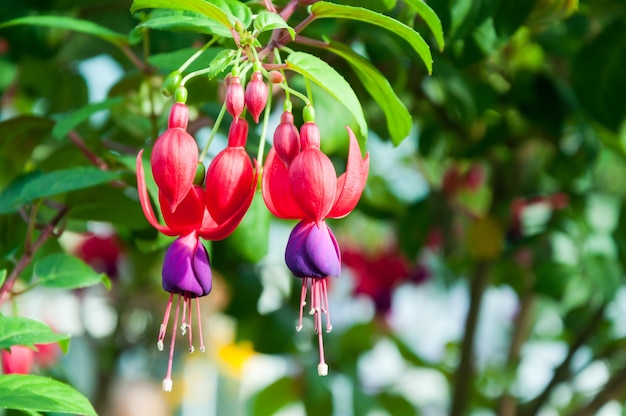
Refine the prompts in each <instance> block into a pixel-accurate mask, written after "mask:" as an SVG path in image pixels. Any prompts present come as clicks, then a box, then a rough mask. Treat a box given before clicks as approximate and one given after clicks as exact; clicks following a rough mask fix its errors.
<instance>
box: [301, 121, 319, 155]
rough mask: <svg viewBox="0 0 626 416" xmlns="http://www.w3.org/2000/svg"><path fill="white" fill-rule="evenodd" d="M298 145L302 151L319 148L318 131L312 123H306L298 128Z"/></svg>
mask: <svg viewBox="0 0 626 416" xmlns="http://www.w3.org/2000/svg"><path fill="white" fill-rule="evenodd" d="M300 143H301V144H302V150H304V149H308V148H311V147H313V148H316V149H319V148H320V129H319V127H317V124H315V123H314V122H312V121H309V122H306V123H304V124H303V125H302V127H300Z"/></svg>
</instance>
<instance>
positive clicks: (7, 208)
mask: <svg viewBox="0 0 626 416" xmlns="http://www.w3.org/2000/svg"><path fill="white" fill-rule="evenodd" d="M40 176H41V172H32V173H29V174H28V175H25V176H21V177H19V178H17V179H16V180H15V181H14V182H13V183H11V184H10V185H9V186H7V187H6V188H5V189H4V190H3V191H2V193H0V215H1V214H10V213H12V212H17V210H18V209H19V207H20V205H21V204H22V203H23V200H22V196H21V195H22V189H24V187H25V186H26V185H27V184H28V183H30V182H31V181H32V180H33V179H34V178H38V177H40Z"/></svg>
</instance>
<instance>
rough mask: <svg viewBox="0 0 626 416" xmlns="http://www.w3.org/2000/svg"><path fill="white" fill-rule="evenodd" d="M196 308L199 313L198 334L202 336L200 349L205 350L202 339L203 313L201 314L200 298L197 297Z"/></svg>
mask: <svg viewBox="0 0 626 416" xmlns="http://www.w3.org/2000/svg"><path fill="white" fill-rule="evenodd" d="M196 310H197V315H198V336H199V337H200V351H201V352H204V351H206V349H205V348H204V340H203V339H202V315H201V314H200V298H196Z"/></svg>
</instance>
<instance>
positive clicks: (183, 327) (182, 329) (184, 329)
mask: <svg viewBox="0 0 626 416" xmlns="http://www.w3.org/2000/svg"><path fill="white" fill-rule="evenodd" d="M187 326H188V325H187V296H186V295H185V294H183V322H182V324H181V325H180V334H181V335H182V336H185V334H187Z"/></svg>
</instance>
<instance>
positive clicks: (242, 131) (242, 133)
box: [228, 118, 248, 147]
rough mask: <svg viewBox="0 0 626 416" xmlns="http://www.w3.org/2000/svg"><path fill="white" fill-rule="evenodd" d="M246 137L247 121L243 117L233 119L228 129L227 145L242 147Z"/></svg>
mask: <svg viewBox="0 0 626 416" xmlns="http://www.w3.org/2000/svg"><path fill="white" fill-rule="evenodd" d="M247 138H248V122H247V121H246V120H244V119H243V118H240V119H237V120H234V121H233V122H232V123H231V125H230V129H229V131H228V147H244V146H245V145H246V140H247Z"/></svg>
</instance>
